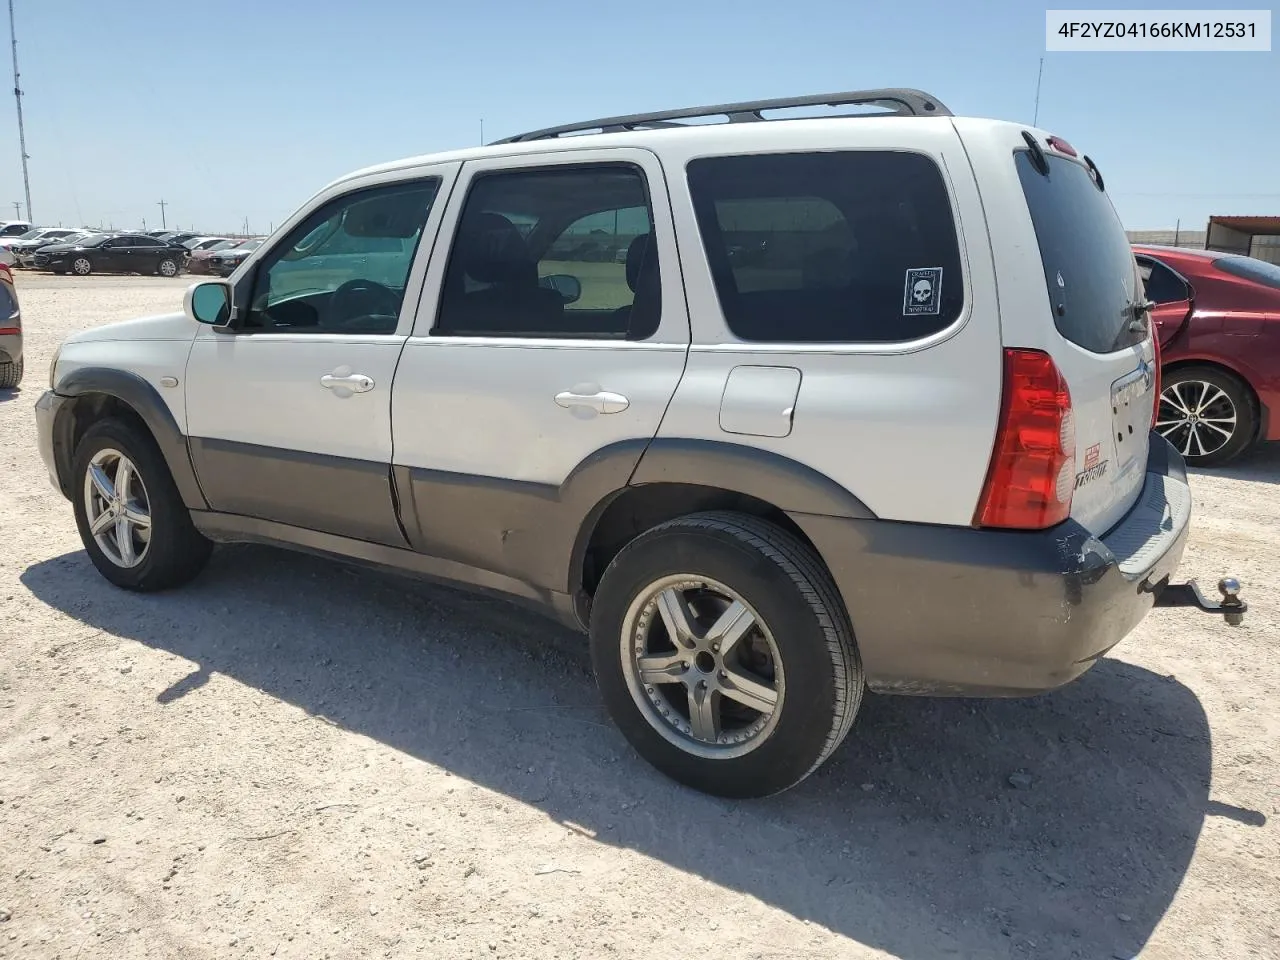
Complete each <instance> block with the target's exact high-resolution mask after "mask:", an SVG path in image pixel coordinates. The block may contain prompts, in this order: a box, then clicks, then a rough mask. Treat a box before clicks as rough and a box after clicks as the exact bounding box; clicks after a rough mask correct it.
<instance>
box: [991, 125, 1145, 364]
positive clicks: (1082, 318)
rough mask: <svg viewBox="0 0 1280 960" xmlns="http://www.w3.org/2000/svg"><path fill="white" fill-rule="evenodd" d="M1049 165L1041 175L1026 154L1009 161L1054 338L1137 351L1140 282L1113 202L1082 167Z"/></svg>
mask: <svg viewBox="0 0 1280 960" xmlns="http://www.w3.org/2000/svg"><path fill="white" fill-rule="evenodd" d="M1046 159H1047V160H1048V163H1049V172H1048V173H1047V174H1042V173H1040V172H1039V171H1038V170H1037V169H1036V168H1035V166H1034V164H1033V163H1032V160H1031V154H1030V153H1029V152H1028V151H1026V150H1019V151H1016V152H1015V154H1014V162H1015V164H1016V165H1017V168H1018V179H1019V181H1021V183H1022V192H1023V194H1024V195H1025V196H1026V199H1027V208H1028V210H1029V211H1030V213H1031V222H1032V223H1033V224H1034V225H1035V232H1036V241H1037V242H1038V244H1039V246H1040V260H1041V263H1042V264H1043V266H1044V280H1045V289H1046V290H1047V291H1048V294H1049V305H1050V308H1051V309H1052V311H1053V322H1054V324H1055V325H1056V326H1057V328H1058V332H1059V333H1061V334H1062V335H1063V336H1064V337H1066V338H1067V339H1068V340H1070V341H1071V342H1072V343H1074V344H1077V345H1078V346H1081V347H1083V348H1084V349H1086V350H1089V351H1091V352H1093V353H1112V352H1114V351H1116V350H1123V349H1125V348H1127V347H1131V346H1134V345H1135V344H1138V343H1141V342H1142V341H1143V340H1144V339H1145V338H1146V329H1145V327H1141V326H1135V328H1134V329H1132V330H1131V329H1130V328H1129V327H1130V321H1131V320H1133V318H1134V314H1133V306H1134V301H1135V293H1136V290H1137V284H1138V282H1139V279H1138V276H1137V271H1136V270H1135V269H1134V257H1133V248H1132V247H1131V246H1129V238H1128V237H1127V236H1125V232H1124V228H1123V227H1122V226H1121V225H1120V218H1119V217H1118V216H1117V215H1116V211H1115V208H1114V207H1112V206H1111V200H1110V199H1109V198H1108V197H1107V195H1106V194H1105V193H1103V192H1102V191H1101V190H1099V189H1098V188H1097V186H1096V185H1095V184H1094V181H1093V178H1092V177H1091V176H1090V175H1089V171H1088V170H1086V169H1085V167H1084V166H1082V165H1081V164H1079V163H1076V162H1075V161H1073V160H1068V159H1066V158H1065V157H1057V156H1048V157H1046Z"/></svg>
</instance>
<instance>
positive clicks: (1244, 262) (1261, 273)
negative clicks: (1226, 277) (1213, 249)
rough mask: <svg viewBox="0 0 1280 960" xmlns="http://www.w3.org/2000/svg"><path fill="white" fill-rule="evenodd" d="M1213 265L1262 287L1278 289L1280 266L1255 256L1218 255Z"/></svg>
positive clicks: (1279, 285)
mask: <svg viewBox="0 0 1280 960" xmlns="http://www.w3.org/2000/svg"><path fill="white" fill-rule="evenodd" d="M1213 265H1214V266H1215V267H1217V268H1218V269H1219V270H1221V271H1222V272H1223V273H1230V274H1232V275H1233V276H1237V277H1244V279H1246V280H1252V281H1253V282H1254V283H1260V284H1262V285H1263V286H1264V287H1271V288H1272V289H1273V290H1280V266H1277V265H1276V264H1274V263H1268V262H1267V261H1266V260H1258V259H1256V258H1255V257H1219V258H1218V259H1217V260H1215V261H1213Z"/></svg>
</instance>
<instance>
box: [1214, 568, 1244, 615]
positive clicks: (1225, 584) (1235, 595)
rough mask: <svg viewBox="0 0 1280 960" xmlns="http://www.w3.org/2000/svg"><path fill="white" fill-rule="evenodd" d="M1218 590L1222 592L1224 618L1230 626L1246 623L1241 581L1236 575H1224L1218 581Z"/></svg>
mask: <svg viewBox="0 0 1280 960" xmlns="http://www.w3.org/2000/svg"><path fill="white" fill-rule="evenodd" d="M1218 592H1219V593H1220V594H1222V619H1223V620H1225V621H1227V625H1228V626H1232V627H1238V626H1240V624H1242V623H1244V603H1243V602H1242V601H1241V600H1240V581H1239V580H1237V579H1236V578H1235V577H1223V578H1222V579H1221V580H1219V581H1218Z"/></svg>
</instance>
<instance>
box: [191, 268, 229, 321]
mask: <svg viewBox="0 0 1280 960" xmlns="http://www.w3.org/2000/svg"><path fill="white" fill-rule="evenodd" d="M231 304H232V287H231V284H230V283H228V282H227V281H226V280H207V281H205V282H204V283H193V284H192V285H191V286H190V287H188V288H187V293H186V296H185V297H183V303H182V306H183V309H185V310H186V312H187V316H189V317H190V318H191V319H192V320H194V321H196V322H197V323H205V324H208V325H209V326H212V327H225V326H227V325H228V324H229V323H230V322H231Z"/></svg>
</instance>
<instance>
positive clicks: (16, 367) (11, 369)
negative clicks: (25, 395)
mask: <svg viewBox="0 0 1280 960" xmlns="http://www.w3.org/2000/svg"><path fill="white" fill-rule="evenodd" d="M21 382H22V359H21V358H19V360H18V362H17V363H13V362H9V363H0V390H8V389H12V388H13V387H16V386H17V385H18V384H20V383H21Z"/></svg>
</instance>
